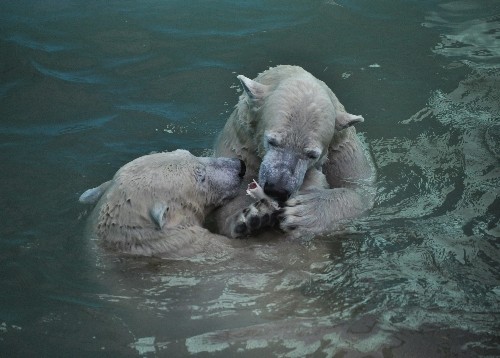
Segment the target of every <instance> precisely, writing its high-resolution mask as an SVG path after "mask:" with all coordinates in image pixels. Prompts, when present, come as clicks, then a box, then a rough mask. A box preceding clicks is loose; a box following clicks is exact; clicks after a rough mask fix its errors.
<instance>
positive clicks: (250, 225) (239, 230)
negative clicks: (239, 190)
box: [229, 198, 279, 238]
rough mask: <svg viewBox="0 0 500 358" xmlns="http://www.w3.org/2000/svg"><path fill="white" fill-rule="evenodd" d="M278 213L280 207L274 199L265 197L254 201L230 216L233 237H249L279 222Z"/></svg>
mask: <svg viewBox="0 0 500 358" xmlns="http://www.w3.org/2000/svg"><path fill="white" fill-rule="evenodd" d="M278 213H279V208H278V206H277V205H276V203H275V202H274V201H272V200H268V199H266V198H263V199H260V200H259V201H256V202H255V203H252V204H251V205H249V206H248V207H247V208H245V209H243V210H242V211H241V212H239V213H236V214H235V215H234V216H233V217H230V218H229V220H230V221H231V224H230V225H231V237H232V238H243V237H248V236H250V235H252V234H255V233H257V232H258V231H260V230H262V229H264V228H269V227H273V226H275V225H276V224H277V223H278Z"/></svg>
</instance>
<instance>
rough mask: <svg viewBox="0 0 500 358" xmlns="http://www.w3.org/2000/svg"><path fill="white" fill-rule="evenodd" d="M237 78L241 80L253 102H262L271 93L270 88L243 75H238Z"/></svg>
mask: <svg viewBox="0 0 500 358" xmlns="http://www.w3.org/2000/svg"><path fill="white" fill-rule="evenodd" d="M236 78H237V79H239V80H240V82H241V85H242V86H243V89H244V90H245V93H246V94H247V96H248V97H249V98H250V99H252V100H260V99H262V98H264V97H265V96H266V94H267V92H268V91H269V86H266V85H263V84H261V83H259V82H256V81H254V80H251V79H250V78H247V77H245V76H243V75H238V76H237V77H236Z"/></svg>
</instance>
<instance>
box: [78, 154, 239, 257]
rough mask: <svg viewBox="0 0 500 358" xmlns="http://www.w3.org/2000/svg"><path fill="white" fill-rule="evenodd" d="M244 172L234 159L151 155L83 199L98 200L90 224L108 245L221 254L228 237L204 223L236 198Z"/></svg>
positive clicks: (135, 251) (133, 250)
mask: <svg viewBox="0 0 500 358" xmlns="http://www.w3.org/2000/svg"><path fill="white" fill-rule="evenodd" d="M244 174H245V164H244V163H243V162H242V161H241V160H238V159H234V158H198V157H195V156H193V155H192V154H190V153H189V152H188V151H185V150H176V151H174V152H170V153H157V154H150V155H145V156H143V157H140V158H137V159H135V160H133V161H132V162H130V163H128V164H126V165H124V166H123V167H122V168H120V169H119V170H118V172H117V173H116V174H115V176H114V177H113V179H112V180H110V181H108V182H105V183H104V184H101V185H100V186H99V187H96V188H93V189H89V190H87V191H86V192H84V193H83V194H82V195H81V196H80V199H79V200H80V202H82V203H95V202H96V201H98V200H99V202H98V203H97V205H96V207H95V209H94V211H93V213H92V214H91V216H90V218H89V225H90V230H91V231H92V232H93V234H94V235H95V236H97V238H98V239H99V241H100V242H101V243H103V244H104V246H105V247H108V248H111V249H115V250H118V251H120V252H123V253H128V254H132V255H144V256H160V257H170V258H176V257H189V256H192V255H195V254H198V253H204V254H205V253H209V254H210V253H213V254H214V255H216V254H220V253H221V252H222V251H224V248H225V245H226V244H225V243H224V241H226V240H228V239H227V238H225V237H223V236H219V235H216V234H212V233H211V232H210V231H208V230H207V229H204V228H202V224H203V222H204V219H205V217H206V215H207V214H208V213H209V212H211V211H212V210H213V209H214V208H216V207H218V206H220V205H222V204H223V203H224V202H225V201H227V200H228V199H231V198H233V197H234V196H236V194H237V192H238V188H239V187H240V185H241V181H242V178H243V176H244Z"/></svg>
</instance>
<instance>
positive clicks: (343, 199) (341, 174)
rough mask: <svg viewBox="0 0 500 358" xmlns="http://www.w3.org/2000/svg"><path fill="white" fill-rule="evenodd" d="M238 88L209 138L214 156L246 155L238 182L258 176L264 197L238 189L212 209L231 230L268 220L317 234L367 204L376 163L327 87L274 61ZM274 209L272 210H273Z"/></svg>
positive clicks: (224, 229)
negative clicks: (257, 198) (217, 133)
mask: <svg viewBox="0 0 500 358" xmlns="http://www.w3.org/2000/svg"><path fill="white" fill-rule="evenodd" d="M238 79H239V80H240V81H241V84H242V86H243V89H244V93H243V94H242V95H241V96H240V100H239V103H238V105H237V106H236V109H235V110H234V112H233V113H232V114H231V116H230V118H229V119H228V121H227V123H226V125H225V127H224V129H223V131H222V133H221V134H220V136H219V138H218V139H217V141H216V143H215V156H224V157H235V158H239V159H241V160H243V161H245V163H246V165H247V174H246V176H245V180H244V184H247V183H249V182H251V181H252V179H258V183H259V184H260V186H261V187H262V188H263V189H264V192H265V194H267V195H268V196H270V197H272V198H274V199H276V200H277V201H278V202H280V205H281V206H282V208H281V209H280V210H279V211H276V209H274V208H275V207H276V206H275V205H269V203H268V200H265V199H264V200H260V201H258V202H257V203H252V201H253V200H252V198H251V197H249V196H247V195H246V194H245V187H244V185H242V187H241V188H240V193H239V195H238V196H237V197H236V198H235V199H233V200H231V201H230V202H228V203H227V204H225V205H224V207H222V208H221V209H219V210H218V211H217V212H216V220H217V224H218V227H219V231H220V232H221V233H222V234H224V235H226V236H230V237H240V236H243V235H248V234H252V233H254V232H255V231H256V230H259V229H261V228H263V227H266V226H270V225H274V224H275V223H276V222H275V220H273V217H276V214H279V218H280V222H279V226H280V228H281V229H282V230H284V231H286V232H292V231H293V233H294V236H295V235H297V236H298V235H302V234H313V235H315V234H321V233H325V232H328V231H329V230H331V229H333V228H335V227H336V226H337V225H338V222H339V220H342V219H346V218H351V217H355V216H357V215H359V214H360V213H362V212H363V211H365V210H366V209H368V208H370V207H371V206H372V195H371V191H370V190H367V188H368V189H369V187H370V186H371V185H372V184H373V181H374V176H375V174H374V170H373V165H372V163H371V158H370V156H369V155H368V154H367V152H366V150H365V149H364V148H363V145H362V143H361V141H360V139H359V138H358V136H357V135H356V130H355V129H354V127H352V125H354V124H356V123H358V122H362V121H363V117H361V116H357V115H352V114H349V113H347V112H346V110H345V109H344V106H343V105H342V104H341V103H340V102H339V100H338V99H337V97H336V96H335V94H334V93H333V92H332V91H331V90H330V89H329V88H328V86H327V85H326V84H325V83H324V82H322V81H320V80H318V79H317V78H315V77H314V76H313V75H311V74H310V73H309V72H307V71H305V70H304V69H302V68H301V67H297V66H277V67H274V68H270V69H269V70H267V71H264V72H263V73H261V74H259V75H258V77H257V78H256V79H255V80H251V79H249V78H246V77H245V76H241V75H240V76H238ZM273 214H274V215H273Z"/></svg>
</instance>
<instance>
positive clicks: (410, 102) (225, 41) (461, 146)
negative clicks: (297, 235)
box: [0, 0, 500, 357]
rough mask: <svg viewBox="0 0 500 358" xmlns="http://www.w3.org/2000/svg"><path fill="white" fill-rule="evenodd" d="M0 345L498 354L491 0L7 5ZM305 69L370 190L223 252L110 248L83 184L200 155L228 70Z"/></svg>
mask: <svg viewBox="0 0 500 358" xmlns="http://www.w3.org/2000/svg"><path fill="white" fill-rule="evenodd" d="M0 20H1V22H0V29H1V30H0V53H1V57H0V73H1V82H0V118H1V120H0V146H1V154H0V155H1V157H0V159H1V163H2V174H1V175H0V181H1V185H0V198H1V199H0V207H1V213H2V220H1V224H0V259H1V264H0V275H1V287H2V290H1V294H0V356H5V357H15V356H22V357H30V356H33V357H35V356H36V357H40V356H46V357H55V356H61V357H62V356H82V357H86V356H89V357H95V356H140V355H143V356H155V355H157V356H183V355H186V354H188V353H192V354H198V355H199V356H208V355H213V356H221V357H233V356H235V355H238V356H256V355H262V356H282V357H302V356H305V355H311V356H317V357H321V356H330V357H331V356H360V355H361V356H362V355H372V356H384V357H423V356H428V357H441V356H497V355H500V347H499V343H498V342H499V332H500V324H499V323H498V322H500V273H499V267H500V266H499V265H500V247H499V246H500V229H499V218H500V196H499V186H500V167H499V160H500V140H499V139H498V138H500V121H499V113H500V36H499V34H500V4H498V2H497V1H479V0H476V1H472V0H471V1H456V2H443V3H439V2H435V1H398V2H396V1H391V2H386V1H379V0H372V1H362V0H357V1H347V0H346V1H343V0H336V1H308V2H305V1H286V2H285V1H250V2H249V1H210V2H204V1H190V2H185V1H157V0H149V1H107V2H102V1H81V0H74V1H70V0H66V1H63V0H51V1H43V2H38V1H28V0H24V1H15V2H6V1H4V2H2V4H1V5H0ZM277 64H295V65H300V66H302V67H304V68H306V69H307V70H308V71H310V72H312V73H313V74H314V75H316V76H317V77H318V78H320V79H322V80H324V81H325V82H326V83H327V84H328V85H329V86H330V87H332V88H333V89H334V91H335V92H336V93H337V95H338V96H339V98H340V99H341V101H342V102H343V103H344V105H345V106H346V108H348V109H349V110H350V111H351V112H353V113H360V114H362V115H363V116H364V117H365V119H366V121H365V123H363V124H362V125H360V126H359V131H360V132H362V133H363V135H364V137H365V139H366V140H367V142H368V143H369V144H370V146H371V150H372V154H373V157H374V160H375V163H376V166H377V169H378V173H379V181H378V195H377V202H376V206H375V208H374V209H373V210H372V211H371V212H370V214H369V215H367V216H366V217H363V218H360V219H358V220H354V221H352V222H350V223H348V225H347V228H346V229H345V231H342V232H337V233H332V234H331V235H327V236H325V237H322V238H316V239H315V240H313V241H312V242H309V243H300V242H273V241H270V242H256V241H249V242H247V243H244V244H243V247H239V248H237V250H236V255H235V257H233V258H231V259H228V260H225V261H222V260H220V261H211V260H207V261H206V262H189V261H181V262H172V261H161V260H147V259H146V260H144V259H142V260H141V259H138V260H131V259H123V258H116V257H114V256H111V257H108V256H105V255H102V253H99V252H96V251H95V250H92V248H91V246H90V245H89V243H88V241H87V240H86V238H85V236H84V224H85V219H86V218H87V216H88V212H89V208H87V207H84V206H81V205H79V204H78V203H77V198H78V195H79V194H80V193H81V192H83V191H84V190H85V189H87V188H89V187H91V186H95V185H96V184H99V183H101V182H103V181H105V180H107V179H109V178H110V177H111V175H113V174H114V172H115V171H116V170H117V169H118V168H119V167H120V166H121V165H123V164H124V163H126V162H128V161H130V160H131V159H133V158H135V157H137V156H139V155H142V154H145V153H149V152H151V151H158V150H165V149H167V150H173V149H176V148H185V149H189V150H191V151H192V152H193V153H195V154H197V155H200V154H206V153H210V148H211V146H212V143H213V141H214V138H215V136H216V134H217V133H218V131H219V130H220V129H221V128H222V126H223V124H224V122H225V119H226V118H227V117H228V115H229V113H230V112H231V110H232V107H233V105H234V104H235V103H236V100H237V96H238V90H239V89H238V86H237V80H236V74H240V73H241V74H245V75H246V76H249V77H254V76H255V75H256V74H257V73H258V72H260V71H262V70H264V69H266V68H268V67H269V66H273V65H277Z"/></svg>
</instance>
